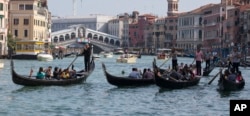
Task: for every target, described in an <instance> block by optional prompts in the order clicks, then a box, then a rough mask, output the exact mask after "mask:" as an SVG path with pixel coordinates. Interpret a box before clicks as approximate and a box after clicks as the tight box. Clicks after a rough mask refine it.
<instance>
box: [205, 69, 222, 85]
mask: <svg viewBox="0 0 250 116" xmlns="http://www.w3.org/2000/svg"><path fill="white" fill-rule="evenodd" d="M221 71H222V69H221V70H220V71H219V72H218V73H217V74H216V75H215V76H214V77H213V78H212V80H210V81H209V82H208V84H209V85H210V84H211V83H212V82H213V81H214V79H215V78H216V77H217V76H218V75H219V74H220V72H221Z"/></svg>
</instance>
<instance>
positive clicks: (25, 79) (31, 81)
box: [11, 58, 95, 86]
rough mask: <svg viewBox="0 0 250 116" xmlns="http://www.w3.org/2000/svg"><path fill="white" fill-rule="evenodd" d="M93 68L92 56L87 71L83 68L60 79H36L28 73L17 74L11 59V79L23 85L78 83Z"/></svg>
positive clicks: (86, 76) (84, 78)
mask: <svg viewBox="0 0 250 116" xmlns="http://www.w3.org/2000/svg"><path fill="white" fill-rule="evenodd" d="M94 69H95V62H94V60H93V58H92V60H91V63H90V70H89V71H88V72H84V71H83V70H81V71H77V73H76V75H77V77H76V78H70V79H60V80H57V79H54V80H46V79H36V77H35V76H31V77H29V76H28V75H27V76H24V75H19V74H17V72H16V71H15V70H14V63H13V60H12V59H11V74H12V81H13V82H14V83H15V84H18V85H24V86H51V85H57V86H63V85H71V84H78V83H82V82H84V81H86V79H87V78H88V77H89V75H90V74H91V73H92V72H93V70H94Z"/></svg>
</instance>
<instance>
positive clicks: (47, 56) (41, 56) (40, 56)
mask: <svg viewBox="0 0 250 116" xmlns="http://www.w3.org/2000/svg"><path fill="white" fill-rule="evenodd" d="M53 59H54V58H53V56H52V55H51V54H48V53H39V54H38V55H37V60H39V61H52V60H53Z"/></svg>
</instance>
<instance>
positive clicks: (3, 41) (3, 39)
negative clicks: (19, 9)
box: [0, 0, 9, 57]
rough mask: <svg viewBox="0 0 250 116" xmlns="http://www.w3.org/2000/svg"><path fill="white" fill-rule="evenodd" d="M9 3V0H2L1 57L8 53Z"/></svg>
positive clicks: (0, 6)
mask: <svg viewBox="0 0 250 116" xmlns="http://www.w3.org/2000/svg"><path fill="white" fill-rule="evenodd" d="M8 4H9V0H0V57H3V56H6V55H7V54H8V52H7V51H8V47H7V39H8V38H7V35H8Z"/></svg>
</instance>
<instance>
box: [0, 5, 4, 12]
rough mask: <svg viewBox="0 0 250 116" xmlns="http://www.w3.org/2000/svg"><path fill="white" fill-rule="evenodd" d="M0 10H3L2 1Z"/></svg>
mask: <svg viewBox="0 0 250 116" xmlns="http://www.w3.org/2000/svg"><path fill="white" fill-rule="evenodd" d="M0 11H3V3H0Z"/></svg>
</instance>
